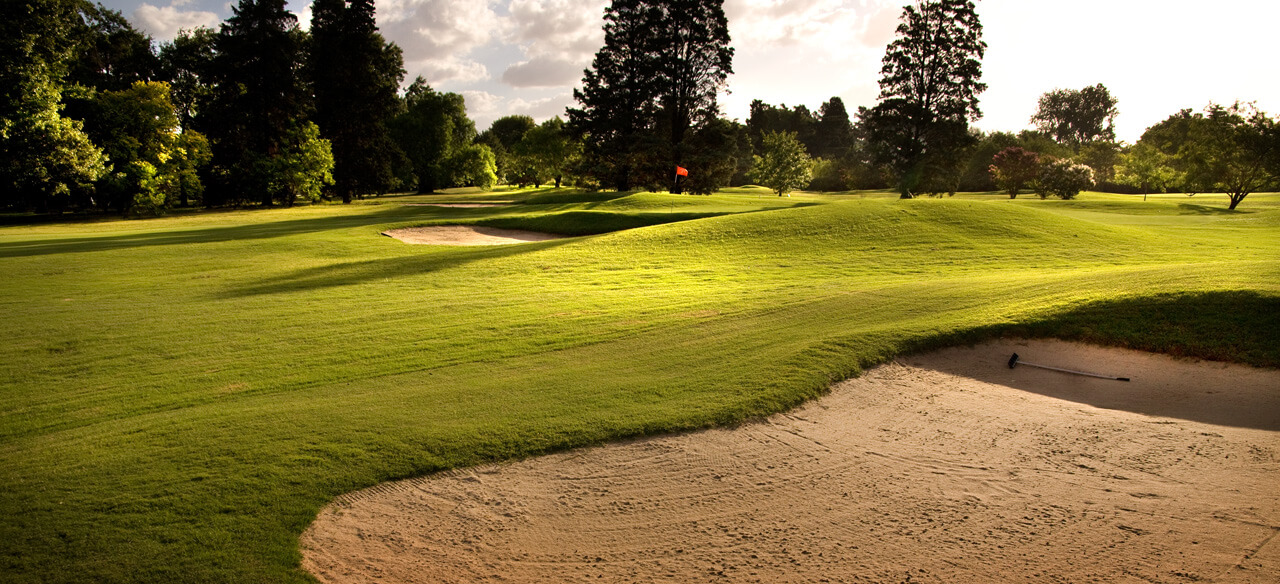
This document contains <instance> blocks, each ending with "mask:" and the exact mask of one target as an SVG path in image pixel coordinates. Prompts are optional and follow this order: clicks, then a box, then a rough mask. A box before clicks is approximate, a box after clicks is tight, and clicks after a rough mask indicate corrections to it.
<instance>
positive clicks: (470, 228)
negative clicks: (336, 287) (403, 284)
mask: <svg viewBox="0 0 1280 584" xmlns="http://www.w3.org/2000/svg"><path fill="white" fill-rule="evenodd" d="M382 234H383V235H385V236H387V237H394V238H396V239H399V240H400V241H403V242H405V243H421V244H428V245H505V244H509V243H527V242H530V241H547V240H551V239H563V238H565V237H567V236H565V235H556V234H554V233H540V232H537V231H522V230H519V229H498V228H496V227H480V226H476V225H434V226H430V227H407V228H404V229H392V230H390V231H384V232H382Z"/></svg>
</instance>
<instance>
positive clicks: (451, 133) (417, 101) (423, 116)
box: [391, 77, 492, 193]
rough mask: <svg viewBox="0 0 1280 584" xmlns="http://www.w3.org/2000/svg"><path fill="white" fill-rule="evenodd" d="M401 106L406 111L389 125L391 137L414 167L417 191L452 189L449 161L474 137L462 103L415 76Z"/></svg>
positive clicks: (463, 102)
mask: <svg viewBox="0 0 1280 584" xmlns="http://www.w3.org/2000/svg"><path fill="white" fill-rule="evenodd" d="M404 105H405V112H404V113H402V114H400V115H399V116H397V117H396V118H395V119H394V120H393V121H392V123H391V134H392V136H393V137H394V138H395V140H396V143H397V144H399V146H400V148H401V150H402V151H403V152H404V153H405V155H406V156H407V157H408V158H409V162H410V164H412V166H413V172H414V174H415V175H416V176H417V186H418V192H421V193H430V192H435V190H436V189H440V188H445V187H448V186H453V184H454V183H453V171H452V170H451V168H450V162H449V161H450V160H451V159H453V157H454V154H455V153H456V152H457V151H459V150H461V149H463V148H465V147H467V146H468V145H470V144H471V143H472V141H473V140H474V139H475V136H476V126H475V123H474V122H472V121H471V120H470V119H469V118H468V117H467V108H466V102H465V100H463V98H462V96H461V95H458V94H456V93H440V92H437V91H435V90H434V89H431V87H430V86H429V85H427V83H426V81H425V80H424V79H423V78H422V77H418V78H417V79H416V80H415V81H414V82H413V84H412V85H410V86H409V89H408V90H407V91H406V92H405V97H404ZM490 154H492V152H490Z"/></svg>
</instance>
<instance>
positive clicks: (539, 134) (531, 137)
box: [513, 117, 582, 189]
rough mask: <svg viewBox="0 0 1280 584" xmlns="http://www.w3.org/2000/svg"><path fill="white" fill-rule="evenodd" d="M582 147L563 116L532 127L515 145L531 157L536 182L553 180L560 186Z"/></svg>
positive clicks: (519, 152)
mask: <svg viewBox="0 0 1280 584" xmlns="http://www.w3.org/2000/svg"><path fill="white" fill-rule="evenodd" d="M581 148H582V146H581V144H579V143H578V142H577V141H575V140H573V137H572V136H571V135H569V132H568V130H566V129H565V124H564V120H561V119H560V118H559V117H554V118H551V119H549V120H547V121H545V122H543V123H542V125H540V126H535V127H533V128H531V129H529V131H527V132H525V133H524V135H523V136H522V137H521V138H520V141H519V142H516V143H515V145H514V146H513V150H514V152H515V154H516V156H518V157H519V158H521V159H524V160H526V161H528V164H529V165H530V166H531V167H532V169H533V175H534V177H535V179H534V180H535V184H541V182H542V181H543V180H550V181H554V182H555V185H556V188H557V189H558V188H560V183H561V181H562V180H563V179H564V175H565V173H566V172H568V171H569V168H570V167H571V166H572V164H573V162H574V158H575V157H577V156H578V153H579V152H580V151H581Z"/></svg>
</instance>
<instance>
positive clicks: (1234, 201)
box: [1227, 193, 1249, 211]
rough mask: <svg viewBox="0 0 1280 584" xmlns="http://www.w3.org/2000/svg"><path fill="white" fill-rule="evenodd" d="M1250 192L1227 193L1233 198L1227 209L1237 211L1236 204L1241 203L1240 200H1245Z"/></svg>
mask: <svg viewBox="0 0 1280 584" xmlns="http://www.w3.org/2000/svg"><path fill="white" fill-rule="evenodd" d="M1248 194H1249V193H1243V194H1239V195H1237V194H1235V193H1232V194H1229V195H1227V196H1228V197H1230V198H1231V204H1230V205H1228V206H1227V210H1228V211H1235V210H1236V205H1239V204H1240V201H1243V200H1244V198H1245V196H1247V195H1248Z"/></svg>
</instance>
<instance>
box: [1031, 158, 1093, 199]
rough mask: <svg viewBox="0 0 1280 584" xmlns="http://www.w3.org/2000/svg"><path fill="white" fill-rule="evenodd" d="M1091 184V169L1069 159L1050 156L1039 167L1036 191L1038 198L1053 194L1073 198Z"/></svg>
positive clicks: (1061, 197)
mask: <svg viewBox="0 0 1280 584" xmlns="http://www.w3.org/2000/svg"><path fill="white" fill-rule="evenodd" d="M1091 186H1093V169H1092V168H1089V167H1088V166H1086V165H1084V164H1078V163H1075V162H1072V161H1070V160H1064V159H1058V158H1050V159H1048V160H1046V161H1045V162H1044V164H1042V165H1041V167H1040V177H1039V178H1038V179H1037V180H1036V192H1037V193H1038V194H1039V195H1040V198H1042V199H1043V198H1045V197H1047V196H1049V195H1053V196H1055V197H1058V198H1060V199H1074V198H1075V197H1076V195H1078V194H1080V191H1083V190H1085V189H1087V188H1089V187H1091Z"/></svg>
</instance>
